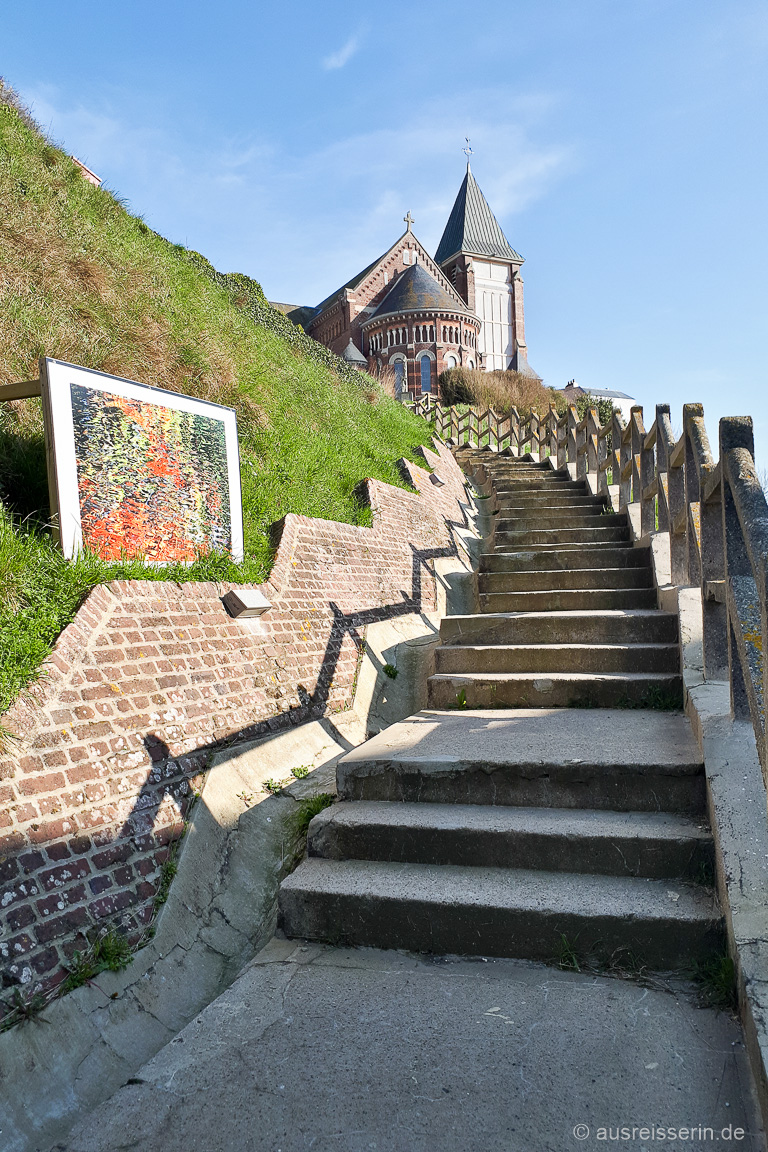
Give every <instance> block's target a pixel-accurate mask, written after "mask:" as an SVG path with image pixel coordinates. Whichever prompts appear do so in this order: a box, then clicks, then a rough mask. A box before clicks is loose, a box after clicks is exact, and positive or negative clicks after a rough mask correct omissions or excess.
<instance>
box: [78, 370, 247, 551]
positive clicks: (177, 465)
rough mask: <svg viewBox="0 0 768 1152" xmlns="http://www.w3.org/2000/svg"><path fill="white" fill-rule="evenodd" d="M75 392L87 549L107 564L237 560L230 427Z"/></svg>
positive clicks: (111, 396)
mask: <svg viewBox="0 0 768 1152" xmlns="http://www.w3.org/2000/svg"><path fill="white" fill-rule="evenodd" d="M69 389H70V397H71V406H72V408H71V410H72V426H73V433H74V448H75V461H76V465H77V491H78V499H79V504H80V526H81V530H82V544H83V546H84V547H86V548H88V549H90V550H92V551H93V552H95V553H97V555H99V556H100V557H101V558H102V559H103V560H119V559H120V558H121V557H124V556H128V557H134V556H141V557H144V558H145V559H147V560H150V561H165V562H169V561H185V560H194V559H195V558H196V557H197V556H198V555H200V554H201V553H205V552H208V551H210V550H212V549H215V550H217V551H230V550H231V547H232V524H231V512H230V491H229V482H228V471H227V464H228V458H227V441H226V428H225V423H224V421H223V420H222V419H217V418H216V417H215V416H214V415H210V416H209V415H207V414H201V413H199V412H193V411H180V410H177V409H174V408H172V407H165V406H162V405H160V404H157V403H150V402H145V401H143V400H139V399H135V398H133V397H129V396H120V395H117V394H115V393H112V392H108V391H104V390H102V389H100V388H93V387H89V386H88V385H84V384H78V383H73V382H70V384H69ZM211 407H213V406H211Z"/></svg>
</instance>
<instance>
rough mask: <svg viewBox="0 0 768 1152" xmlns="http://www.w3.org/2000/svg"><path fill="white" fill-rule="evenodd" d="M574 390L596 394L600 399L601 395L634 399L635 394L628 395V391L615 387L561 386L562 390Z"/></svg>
mask: <svg viewBox="0 0 768 1152" xmlns="http://www.w3.org/2000/svg"><path fill="white" fill-rule="evenodd" d="M569 388H570V389H571V390H572V391H574V392H581V394H582V396H594V397H595V398H596V399H600V397H601V396H604V397H606V399H608V400H633V399H634V397H633V396H628V395H627V393H626V392H617V391H616V390H615V389H614V388H585V387H584V386H583V384H576V383H574V384H566V386H565V387H564V388H561V389H560V391H561V392H567V391H568V389H569Z"/></svg>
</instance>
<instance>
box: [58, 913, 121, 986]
mask: <svg viewBox="0 0 768 1152" xmlns="http://www.w3.org/2000/svg"><path fill="white" fill-rule="evenodd" d="M132 959H133V951H132V949H131V946H130V944H129V942H128V939H127V937H125V936H123V935H121V934H120V933H119V932H118V931H117V930H116V929H115V928H109V929H107V930H106V931H101V932H96V931H92V932H91V933H90V935H89V936H88V938H87V945H86V947H85V948H83V949H82V951H79V952H75V953H74V954H73V956H72V959H71V960H70V962H69V965H68V966H67V973H68V974H67V977H66V979H65V980H64V982H63V984H62V985H61V993H60V994H61V995H62V996H63V995H65V994H66V993H67V992H71V991H72V990H73V988H80V987H82V985H83V984H87V983H88V981H89V980H92V979H93V978H94V976H98V974H99V973H100V972H120V971H122V969H123V968H127V967H128V965H129V964H130V962H131V960H132Z"/></svg>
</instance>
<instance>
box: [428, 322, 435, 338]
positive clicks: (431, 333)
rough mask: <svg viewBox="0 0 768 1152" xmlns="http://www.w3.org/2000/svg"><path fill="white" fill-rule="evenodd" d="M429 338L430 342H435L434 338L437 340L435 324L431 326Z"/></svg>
mask: <svg viewBox="0 0 768 1152" xmlns="http://www.w3.org/2000/svg"><path fill="white" fill-rule="evenodd" d="M429 338H430V340H434V338H435V326H434V324H430V326H429Z"/></svg>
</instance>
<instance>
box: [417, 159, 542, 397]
mask: <svg viewBox="0 0 768 1152" xmlns="http://www.w3.org/2000/svg"><path fill="white" fill-rule="evenodd" d="M435 263H436V264H438V265H439V266H440V268H441V269H442V271H443V272H444V273H445V275H446V277H447V278H448V280H449V281H450V282H451V283H452V284H453V285H454V287H455V288H456V290H457V292H458V293H459V294H460V295H461V297H462V298H463V299H464V301H465V302H466V304H467V306H468V307H469V309H470V311H471V312H474V313H475V314H476V315H477V316H478V317H479V318H480V321H481V329H480V338H479V345H478V351H479V352H480V354H481V357H482V365H483V367H484V368H485V369H486V371H488V372H492V371H494V370H498V369H502V370H503V369H507V368H512V369H514V370H515V371H517V372H524V373H525V374H526V375H531V376H533V375H535V373H534V372H533V369H532V368H531V367H530V366H529V364H528V351H527V348H526V344H525V323H524V318H523V279H522V277H521V275H520V267H521V265H522V263H523V257H522V256H521V255H520V254H519V252H515V250H514V248H513V247H512V246H511V245H510V243H509V241H508V240H507V238H506V236H505V235H504V233H503V232H502V230H501V227H500V225H499V222H498V220H497V219H496V217H495V216H494V214H493V212H492V211H491V209H490V207H489V205H488V201H487V200H486V199H485V196H483V194H482V192H481V191H480V188H479V186H478V183H477V181H476V180H475V178H474V176H473V175H472V170H471V168H470V166H469V159H467V173H466V176H465V177H464V182H463V183H462V185H461V188H460V189H459V194H458V196H457V197H456V201H455V203H454V205H453V208H452V209H451V214H450V216H449V217H448V223H447V224H446V226H445V231H444V232H443V236H442V239H441V241H440V243H439V245H438V248H437V252H436V253H435Z"/></svg>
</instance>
